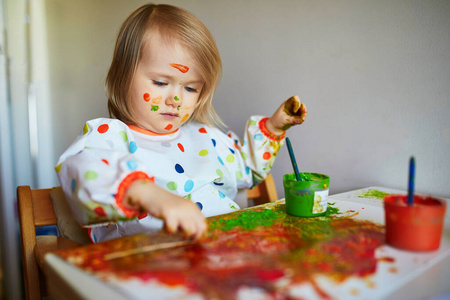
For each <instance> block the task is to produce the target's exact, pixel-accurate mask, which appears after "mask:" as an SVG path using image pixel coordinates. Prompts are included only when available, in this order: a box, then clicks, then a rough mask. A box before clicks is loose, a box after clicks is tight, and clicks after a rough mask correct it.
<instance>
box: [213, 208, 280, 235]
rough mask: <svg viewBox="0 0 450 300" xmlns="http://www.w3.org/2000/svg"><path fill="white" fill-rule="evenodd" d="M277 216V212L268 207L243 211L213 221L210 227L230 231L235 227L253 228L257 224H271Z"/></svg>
mask: <svg viewBox="0 0 450 300" xmlns="http://www.w3.org/2000/svg"><path fill="white" fill-rule="evenodd" d="M276 218H278V214H277V213H276V212H274V211H272V210H270V209H265V210H263V211H245V212H242V213H241V214H240V215H239V216H238V217H237V218H233V219H228V220H224V219H220V220H219V221H213V222H212V224H211V228H214V229H221V230H224V231H230V230H232V229H233V228H235V227H242V228H243V229H253V228H256V227H258V226H269V225H272V224H273V220H274V219H276Z"/></svg>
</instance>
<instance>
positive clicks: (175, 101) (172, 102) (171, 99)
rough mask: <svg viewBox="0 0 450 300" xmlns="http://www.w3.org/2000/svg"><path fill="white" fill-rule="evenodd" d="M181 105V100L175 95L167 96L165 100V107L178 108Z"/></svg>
mask: <svg viewBox="0 0 450 300" xmlns="http://www.w3.org/2000/svg"><path fill="white" fill-rule="evenodd" d="M181 104H182V100H181V98H180V97H179V96H178V95H176V94H172V93H171V94H170V95H169V96H167V98H166V105H168V106H173V107H175V108H176V107H179V106H181Z"/></svg>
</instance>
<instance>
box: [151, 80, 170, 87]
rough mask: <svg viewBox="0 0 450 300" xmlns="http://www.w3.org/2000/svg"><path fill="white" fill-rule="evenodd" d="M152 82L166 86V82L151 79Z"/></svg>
mask: <svg viewBox="0 0 450 300" xmlns="http://www.w3.org/2000/svg"><path fill="white" fill-rule="evenodd" d="M153 84H154V85H157V86H166V85H167V83H165V82H162V81H158V80H153Z"/></svg>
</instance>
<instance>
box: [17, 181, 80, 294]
mask: <svg viewBox="0 0 450 300" xmlns="http://www.w3.org/2000/svg"><path fill="white" fill-rule="evenodd" d="M51 190H52V189H50V188H49V189H30V187H29V186H19V187H18V188H17V202H18V210H19V225H20V240H21V245H22V264H23V276H24V287H25V296H26V299H27V300H29V299H39V300H40V299H41V297H42V296H43V295H46V285H45V277H44V275H43V266H44V256H45V254H46V253H48V252H51V251H55V250H60V249H65V248H72V247H76V246H79V245H81V244H80V243H78V242H75V241H72V240H69V239H65V238H61V237H56V236H36V227H41V226H49V225H56V224H57V219H56V216H55V211H54V208H53V203H52V200H51V198H50V192H51Z"/></svg>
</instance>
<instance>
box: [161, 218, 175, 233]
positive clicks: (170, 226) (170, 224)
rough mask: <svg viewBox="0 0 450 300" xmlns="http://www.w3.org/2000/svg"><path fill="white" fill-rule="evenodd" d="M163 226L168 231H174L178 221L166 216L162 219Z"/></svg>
mask: <svg viewBox="0 0 450 300" xmlns="http://www.w3.org/2000/svg"><path fill="white" fill-rule="evenodd" d="M164 227H165V228H166V231H167V232H168V233H175V232H176V231H177V229H178V222H177V221H176V220H174V219H172V218H166V219H165V220H164Z"/></svg>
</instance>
